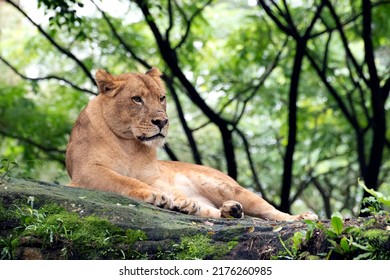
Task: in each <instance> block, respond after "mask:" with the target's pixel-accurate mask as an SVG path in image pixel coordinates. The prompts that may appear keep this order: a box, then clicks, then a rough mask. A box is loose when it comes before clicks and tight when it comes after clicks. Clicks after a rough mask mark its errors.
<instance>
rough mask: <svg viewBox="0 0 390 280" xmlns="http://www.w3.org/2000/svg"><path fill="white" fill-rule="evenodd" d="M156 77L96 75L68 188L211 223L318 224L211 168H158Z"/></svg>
mask: <svg viewBox="0 0 390 280" xmlns="http://www.w3.org/2000/svg"><path fill="white" fill-rule="evenodd" d="M160 77H161V72H160V71H159V70H158V69H157V68H152V69H151V70H149V71H148V72H146V74H132V73H129V74H123V75H119V76H112V75H111V74H109V73H107V72H105V71H104V70H98V71H97V72H96V82H97V85H98V88H99V95H98V96H97V97H96V98H94V99H92V100H91V101H90V102H89V104H88V105H87V107H86V108H85V109H84V110H83V111H82V112H81V114H80V116H79V117H78V119H77V121H76V123H75V125H74V127H73V130H72V133H71V136H70V139H69V143H68V145H67V152H66V167H67V171H68V174H69V176H70V177H71V178H72V183H71V185H73V186H80V187H85V188H91V189H98V190H104V191H111V192H116V193H119V194H122V195H126V196H130V197H133V198H136V199H139V200H142V201H146V202H148V203H150V204H153V205H156V206H158V207H162V208H166V209H171V210H176V211H180V212H182V213H186V214H192V215H198V216H201V217H210V218H221V217H222V218H227V217H234V218H241V217H243V215H244V213H245V214H247V215H249V216H254V217H260V218H263V219H270V220H298V219H317V216H316V215H315V214H312V213H310V212H308V213H304V214H301V215H289V214H286V213H283V212H281V211H278V210H277V209H275V208H274V207H273V206H272V205H270V204H268V203H267V202H266V201H265V200H264V199H262V198H261V197H260V196H258V195H256V194H254V193H252V192H250V191H249V190H247V189H244V188H243V187H241V186H240V185H239V184H238V183H237V182H236V181H234V180H233V179H232V178H230V177H229V176H227V175H225V174H223V173H221V172H219V171H217V170H215V169H212V168H210V167H205V166H200V165H194V164H190V163H184V162H172V161H159V160H157V155H156V154H157V151H156V150H157V148H159V147H161V146H163V145H164V142H165V139H166V137H167V133H168V127H169V121H168V117H167V114H166V104H167V103H166V95H165V88H164V85H163V82H162V80H161V78H160Z"/></svg>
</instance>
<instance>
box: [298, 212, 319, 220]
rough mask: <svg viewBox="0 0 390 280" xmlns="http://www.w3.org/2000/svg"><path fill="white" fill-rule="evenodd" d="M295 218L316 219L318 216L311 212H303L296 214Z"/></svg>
mask: <svg viewBox="0 0 390 280" xmlns="http://www.w3.org/2000/svg"><path fill="white" fill-rule="evenodd" d="M297 220H312V221H316V220H318V216H317V215H316V214H314V213H312V212H305V213H302V214H300V215H298V216H297Z"/></svg>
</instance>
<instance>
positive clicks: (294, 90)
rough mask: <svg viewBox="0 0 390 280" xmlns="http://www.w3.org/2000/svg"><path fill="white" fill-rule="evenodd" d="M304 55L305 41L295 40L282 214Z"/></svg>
mask: <svg viewBox="0 0 390 280" xmlns="http://www.w3.org/2000/svg"><path fill="white" fill-rule="evenodd" d="M304 55H305V40H302V39H300V40H299V39H297V41H296V52H295V58H294V65H293V72H292V75H291V82H290V93H289V103H288V143H287V147H286V153H285V156H284V162H283V181H282V192H281V203H280V210H281V211H283V212H289V211H290V192H291V181H292V173H293V166H294V151H295V146H296V143H297V139H296V138H297V111H298V108H297V100H298V88H299V78H300V74H301V68H302V61H303V57H304Z"/></svg>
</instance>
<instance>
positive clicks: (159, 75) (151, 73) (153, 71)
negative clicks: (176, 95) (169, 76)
mask: <svg viewBox="0 0 390 280" xmlns="http://www.w3.org/2000/svg"><path fill="white" fill-rule="evenodd" d="M145 74H146V75H148V76H150V77H152V78H153V79H154V80H155V81H156V82H157V84H158V85H159V87H160V88H161V89H162V90H163V91H165V86H164V82H163V81H162V79H161V78H162V76H163V73H161V71H160V70H158V69H157V68H156V67H152V69H150V70H148V71H146V73H145Z"/></svg>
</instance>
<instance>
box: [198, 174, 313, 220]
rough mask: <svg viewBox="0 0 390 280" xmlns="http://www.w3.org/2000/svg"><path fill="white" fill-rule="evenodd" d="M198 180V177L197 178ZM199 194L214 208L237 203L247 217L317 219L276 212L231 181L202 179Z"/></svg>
mask: <svg viewBox="0 0 390 280" xmlns="http://www.w3.org/2000/svg"><path fill="white" fill-rule="evenodd" d="M198 178H199V177H198ZM202 179H203V180H202V183H201V184H200V186H201V192H202V195H204V196H205V197H207V198H208V199H209V200H210V201H212V202H213V203H214V204H215V205H216V206H218V207H222V206H223V205H225V203H226V202H227V201H237V202H239V203H240V204H241V205H242V207H243V210H244V213H245V214H246V215H249V216H253V217H259V218H262V219H267V220H276V221H292V220H299V219H311V220H315V219H318V217H317V215H315V214H313V213H310V212H307V213H304V214H301V215H290V214H287V213H284V212H281V211H279V210H277V209H276V208H275V207H273V206H272V205H271V204H269V203H268V202H266V201H265V200H264V199H263V198H262V197H260V196H258V195H257V194H255V193H253V192H251V191H249V190H247V189H245V188H243V187H241V186H240V185H238V184H237V183H236V182H234V181H233V180H231V179H230V178H229V180H226V181H222V180H220V179H219V178H217V179H216V178H212V177H211V178H210V176H205V177H204V178H202Z"/></svg>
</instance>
